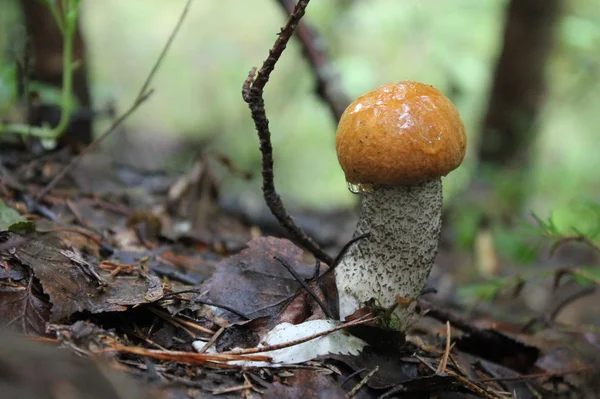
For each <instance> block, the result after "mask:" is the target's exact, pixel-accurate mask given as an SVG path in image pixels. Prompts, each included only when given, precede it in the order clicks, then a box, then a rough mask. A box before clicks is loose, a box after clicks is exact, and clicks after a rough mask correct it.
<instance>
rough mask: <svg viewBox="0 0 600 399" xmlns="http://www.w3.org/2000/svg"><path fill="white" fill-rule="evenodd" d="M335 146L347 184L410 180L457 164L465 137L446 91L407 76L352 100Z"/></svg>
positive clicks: (433, 175) (434, 175) (440, 173)
mask: <svg viewBox="0 0 600 399" xmlns="http://www.w3.org/2000/svg"><path fill="white" fill-rule="evenodd" d="M335 145H336V150H337V154H338V160H339V162H340V165H341V167H342V169H343V170H344V173H345V174H346V180H347V181H348V182H349V183H353V184H359V183H361V184H380V185H389V186H394V185H411V184H417V183H420V182H423V181H427V180H431V179H434V178H437V177H441V176H445V175H447V174H448V173H450V172H451V171H452V170H454V169H456V168H457V167H458V166H459V165H460V163H461V162H462V160H463V158H464V156H465V152H466V146H467V136H466V134H465V127H464V125H463V123H462V121H461V119H460V116H459V114H458V111H457V109H456V107H454V105H453V104H452V103H451V102H450V100H449V99H448V98H447V97H446V96H444V95H443V94H442V93H441V92H440V91H439V90H437V89H435V88H434V87H432V86H429V85H426V84H422V83H417V82H410V81H405V82H400V83H390V84H386V85H383V86H381V87H380V88H378V89H376V90H374V91H372V92H369V93H367V94H365V95H363V96H361V97H359V98H358V99H356V101H354V102H353V103H352V104H350V105H349V106H348V108H346V111H344V114H343V115H342V118H341V119H340V122H339V124H338V130H337V135H336V140H335Z"/></svg>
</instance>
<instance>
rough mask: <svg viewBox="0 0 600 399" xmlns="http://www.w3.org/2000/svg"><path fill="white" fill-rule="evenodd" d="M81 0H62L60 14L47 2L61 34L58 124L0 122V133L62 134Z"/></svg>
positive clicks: (67, 115) (43, 136) (69, 103)
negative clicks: (51, 126)
mask: <svg viewBox="0 0 600 399" xmlns="http://www.w3.org/2000/svg"><path fill="white" fill-rule="evenodd" d="M80 1H81V0H64V2H63V6H62V16H61V14H60V13H59V12H58V8H57V6H56V5H55V4H54V3H53V2H48V3H47V4H48V7H49V8H50V11H51V13H52V15H53V16H54V19H55V20H56V24H57V26H58V27H59V29H60V31H61V33H62V35H63V84H62V100H61V114H60V121H59V122H58V125H57V126H56V127H55V128H53V129H50V128H48V127H47V126H41V127H36V126H29V125H27V124H22V123H17V124H2V123H0V134H2V133H17V134H21V135H31V136H35V137H38V138H40V139H51V140H56V139H57V138H58V137H60V135H62V134H63V132H64V131H65V129H66V128H67V126H68V125H69V118H70V117H71V110H72V108H73V100H72V98H71V95H72V93H71V91H72V88H73V69H74V66H75V65H74V63H73V38H74V36H75V30H76V29H77V17H78V15H79V3H80Z"/></svg>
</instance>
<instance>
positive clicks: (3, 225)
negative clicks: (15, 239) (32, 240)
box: [0, 200, 35, 232]
mask: <svg viewBox="0 0 600 399" xmlns="http://www.w3.org/2000/svg"><path fill="white" fill-rule="evenodd" d="M33 230H35V224H34V223H33V222H30V221H28V220H27V219H25V218H24V217H23V216H21V215H20V214H19V212H17V211H15V210H14V209H13V208H11V207H9V206H8V205H6V204H5V203H4V201H2V200H0V232H3V231H16V232H28V231H33Z"/></svg>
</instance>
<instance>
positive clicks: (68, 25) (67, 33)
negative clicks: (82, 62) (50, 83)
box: [53, 0, 79, 138]
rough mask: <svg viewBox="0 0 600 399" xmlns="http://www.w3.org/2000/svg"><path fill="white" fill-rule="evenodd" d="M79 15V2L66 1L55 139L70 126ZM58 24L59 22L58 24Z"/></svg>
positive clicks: (75, 0)
mask: <svg viewBox="0 0 600 399" xmlns="http://www.w3.org/2000/svg"><path fill="white" fill-rule="evenodd" d="M78 15H79V0H64V3H63V19H62V20H63V23H64V30H63V87H62V106H61V114H60V122H59V123H58V126H56V127H55V128H54V129H53V133H54V138H58V137H60V135H61V134H63V132H64V131H65V129H66V128H67V126H68V124H69V118H70V117H71V109H72V107H73V102H72V99H71V95H72V93H71V90H72V88H73V36H75V30H76V28H77V16H78ZM57 23H58V22H57Z"/></svg>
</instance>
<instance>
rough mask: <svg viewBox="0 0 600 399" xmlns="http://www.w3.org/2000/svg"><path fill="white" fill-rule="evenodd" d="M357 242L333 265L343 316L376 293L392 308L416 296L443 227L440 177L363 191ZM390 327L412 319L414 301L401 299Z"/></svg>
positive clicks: (382, 303)
mask: <svg viewBox="0 0 600 399" xmlns="http://www.w3.org/2000/svg"><path fill="white" fill-rule="evenodd" d="M361 195H362V198H361V208H360V218H359V221H358V225H357V228H356V232H355V233H354V236H355V237H356V236H358V235H361V234H365V233H370V237H369V238H367V239H364V240H360V241H358V242H357V243H356V244H355V245H353V246H352V247H351V248H350V249H349V250H348V252H347V254H346V255H345V256H344V258H343V259H342V261H341V262H340V264H339V265H338V266H337V267H336V269H335V275H336V276H335V278H336V284H337V287H338V295H339V307H340V318H341V319H342V320H343V319H344V318H345V317H346V316H348V315H350V314H352V313H354V312H355V311H356V310H357V309H359V308H361V307H363V306H364V303H365V302H367V301H368V300H370V299H371V298H374V299H375V301H376V304H377V305H378V306H381V307H383V308H389V307H390V306H392V305H393V304H394V303H395V302H396V298H397V296H399V297H400V298H401V299H407V300H411V299H417V298H418V297H419V294H420V292H421V290H422V289H423V287H424V285H425V283H426V281H427V278H428V277H429V272H430V271H431V267H432V266H433V261H434V259H435V257H436V255H437V250H438V242H439V237H440V231H441V226H442V220H441V219H442V181H441V179H439V178H437V179H434V180H431V181H426V182H424V183H420V184H416V185H412V186H396V187H384V186H379V187H375V188H374V189H373V190H372V191H368V192H364V193H362V194H361ZM400 302H402V304H401V305H399V306H398V307H397V308H396V309H395V310H394V313H393V316H392V325H390V326H389V327H392V328H394V329H397V330H404V329H405V328H406V327H407V326H408V325H410V323H411V319H412V316H413V314H414V308H415V306H416V303H415V301H410V304H408V305H407V303H409V302H408V301H404V300H401V301H400Z"/></svg>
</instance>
